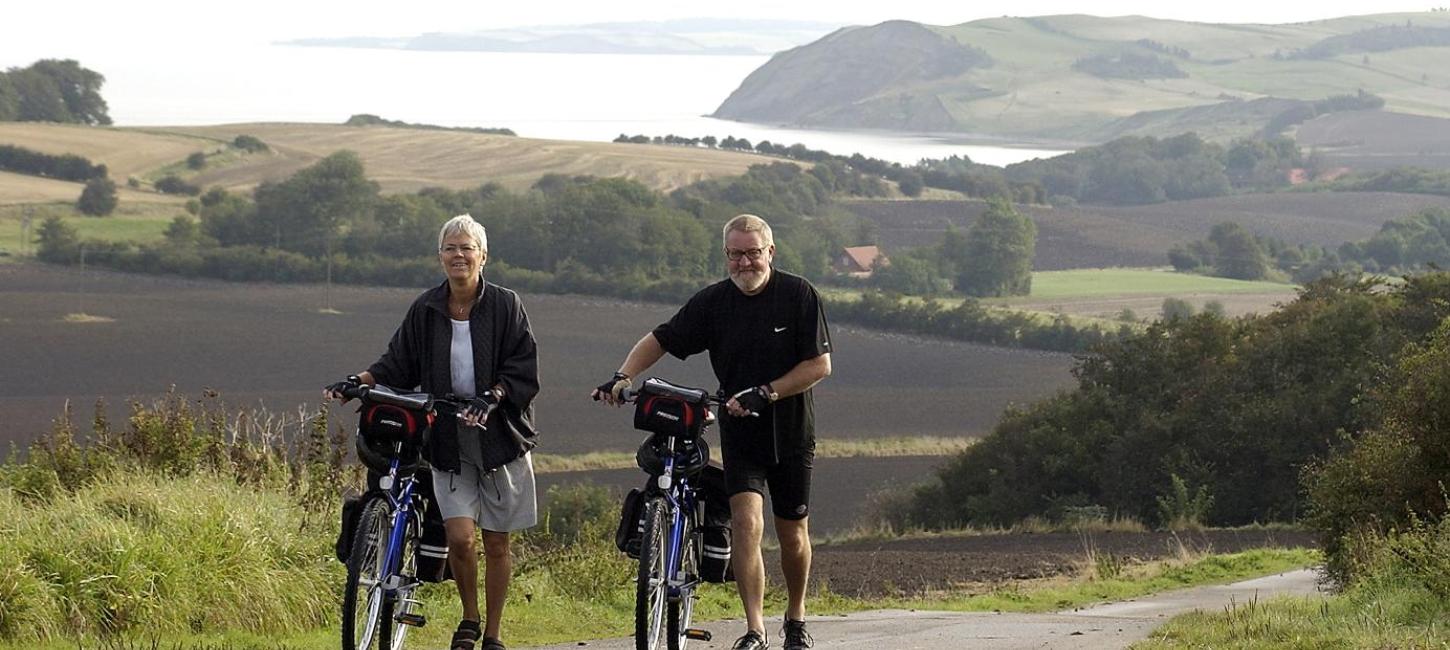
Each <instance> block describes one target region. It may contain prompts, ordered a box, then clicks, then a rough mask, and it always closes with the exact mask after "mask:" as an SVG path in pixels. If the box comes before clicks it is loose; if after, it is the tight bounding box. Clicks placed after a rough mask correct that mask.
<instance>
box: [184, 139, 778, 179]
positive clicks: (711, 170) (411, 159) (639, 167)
mask: <svg viewBox="0 0 1450 650" xmlns="http://www.w3.org/2000/svg"><path fill="white" fill-rule="evenodd" d="M167 131H174V132H177V133H184V134H190V135H196V136H202V137H209V138H218V139H226V140H230V139H232V138H235V137H236V136H237V135H241V134H248V135H253V136H256V137H258V138H261V139H262V141H263V142H266V143H267V144H268V145H269V146H271V147H272V148H273V150H274V154H273V155H271V156H252V157H248V158H247V159H246V160H244V161H243V162H241V163H239V164H236V165H233V166H229V167H224V168H220V169H215V170H207V171H204V172H202V173H201V174H198V175H197V176H196V177H195V178H194V180H193V182H196V183H198V184H201V185H203V186H211V185H222V186H224V187H228V188H231V189H247V188H251V187H254V186H255V185H257V183H259V182H261V181H263V180H268V179H273V180H277V179H282V178H285V177H287V176H290V175H291V174H293V173H295V172H296V171H297V170H299V169H301V168H303V167H305V166H307V165H310V164H312V163H314V162H316V161H317V160H318V159H321V158H322V157H324V156H327V155H329V154H332V153H334V152H336V151H339V150H342V149H348V150H351V151H354V152H357V154H358V155H359V156H360V157H361V158H362V160H363V165H364V166H365V167H366V169H367V174H368V177H369V178H371V179H373V180H375V181H377V182H378V184H379V185H381V186H382V189H383V191H384V192H413V191H417V190H419V189H422V188H424V187H428V186H442V187H448V188H452V189H465V188H473V187H478V186H479V185H482V184H483V183H485V182H488V181H493V182H497V183H500V184H502V185H504V186H505V187H507V188H509V189H511V190H524V189H527V188H528V187H529V186H531V185H533V183H534V181H537V180H538V179H539V177H540V176H543V175H544V174H548V173H557V174H568V175H576V174H588V175H593V176H605V177H616V176H623V177H626V178H630V179H634V180H637V181H639V182H641V183H644V184H645V185H648V186H650V187H652V188H655V189H658V190H664V191H669V190H672V189H674V188H677V187H680V186H682V185H688V184H690V183H693V182H695V181H698V180H702V179H705V178H712V177H716V176H733V175H737V174H742V173H744V172H745V170H746V168H748V167H749V166H750V165H754V164H760V163H762V162H766V158H764V157H762V156H756V155H753V154H745V153H736V152H727V151H716V150H709V149H692V148H688V147H666V146H650V145H637V144H612V143H601V142H570V141H563V140H535V139H530V138H519V137H511V136H501V135H487V134H480V133H467V132H460V131H429V130H419V129H397V128H390V127H346V126H339V125H330V124H236V125H225V126H210V127H176V128H172V129H167Z"/></svg>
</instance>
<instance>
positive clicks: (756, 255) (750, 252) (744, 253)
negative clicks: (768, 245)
mask: <svg viewBox="0 0 1450 650" xmlns="http://www.w3.org/2000/svg"><path fill="white" fill-rule="evenodd" d="M764 254H765V249H764V248H747V249H745V250H739V249H735V248H727V249H725V257H728V258H730V261H732V262H738V261H740V258H742V257H744V258H748V259H749V260H750V261H752V262H754V261H755V260H758V259H760V256H761V255H764Z"/></svg>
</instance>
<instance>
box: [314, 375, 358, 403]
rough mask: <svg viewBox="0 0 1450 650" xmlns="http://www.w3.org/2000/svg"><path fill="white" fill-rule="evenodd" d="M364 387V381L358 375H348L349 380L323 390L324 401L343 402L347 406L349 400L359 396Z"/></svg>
mask: <svg viewBox="0 0 1450 650" xmlns="http://www.w3.org/2000/svg"><path fill="white" fill-rule="evenodd" d="M361 387H362V379H360V378H358V376H357V375H348V376H347V379H344V380H342V381H339V382H336V383H333V384H330V385H328V387H327V388H324V389H322V399H324V400H329V399H335V400H342V403H343V404H346V403H347V402H348V400H351V399H352V398H353V397H355V396H357V392H358V389H359V388H361Z"/></svg>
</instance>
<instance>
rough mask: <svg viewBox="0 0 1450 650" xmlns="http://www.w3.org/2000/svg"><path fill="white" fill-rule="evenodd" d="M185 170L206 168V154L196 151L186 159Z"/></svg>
mask: <svg viewBox="0 0 1450 650" xmlns="http://www.w3.org/2000/svg"><path fill="white" fill-rule="evenodd" d="M186 168H187V169H192V170H197V169H205V168H206V153H205V152H201V151H197V152H195V153H193V154H191V155H190V156H187V157H186Z"/></svg>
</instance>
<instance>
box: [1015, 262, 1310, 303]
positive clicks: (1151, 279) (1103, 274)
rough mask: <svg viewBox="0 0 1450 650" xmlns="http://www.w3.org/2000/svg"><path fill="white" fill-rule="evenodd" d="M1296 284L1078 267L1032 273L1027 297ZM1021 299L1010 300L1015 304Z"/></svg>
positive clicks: (1258, 289)
mask: <svg viewBox="0 0 1450 650" xmlns="http://www.w3.org/2000/svg"><path fill="white" fill-rule="evenodd" d="M1293 289H1294V285H1292V284H1283V283H1279V282H1248V281H1244V280H1230V279H1227V278H1214V277H1209V276H1206V275H1191V274H1188V273H1176V272H1174V271H1169V270H1166V269H1074V270H1071V271H1038V272H1036V273H1033V274H1032V295H1031V296H1027V297H1026V298H1027V299H1060V298H1096V297H1105V296H1135V295H1162V296H1165V297H1166V296H1179V295H1184V294H1240V293H1280V292H1290V291H1293ZM1017 300H1020V299H1016V298H1013V299H1007V300H1006V301H1005V302H1007V303H1011V302H1013V301H1017Z"/></svg>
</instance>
